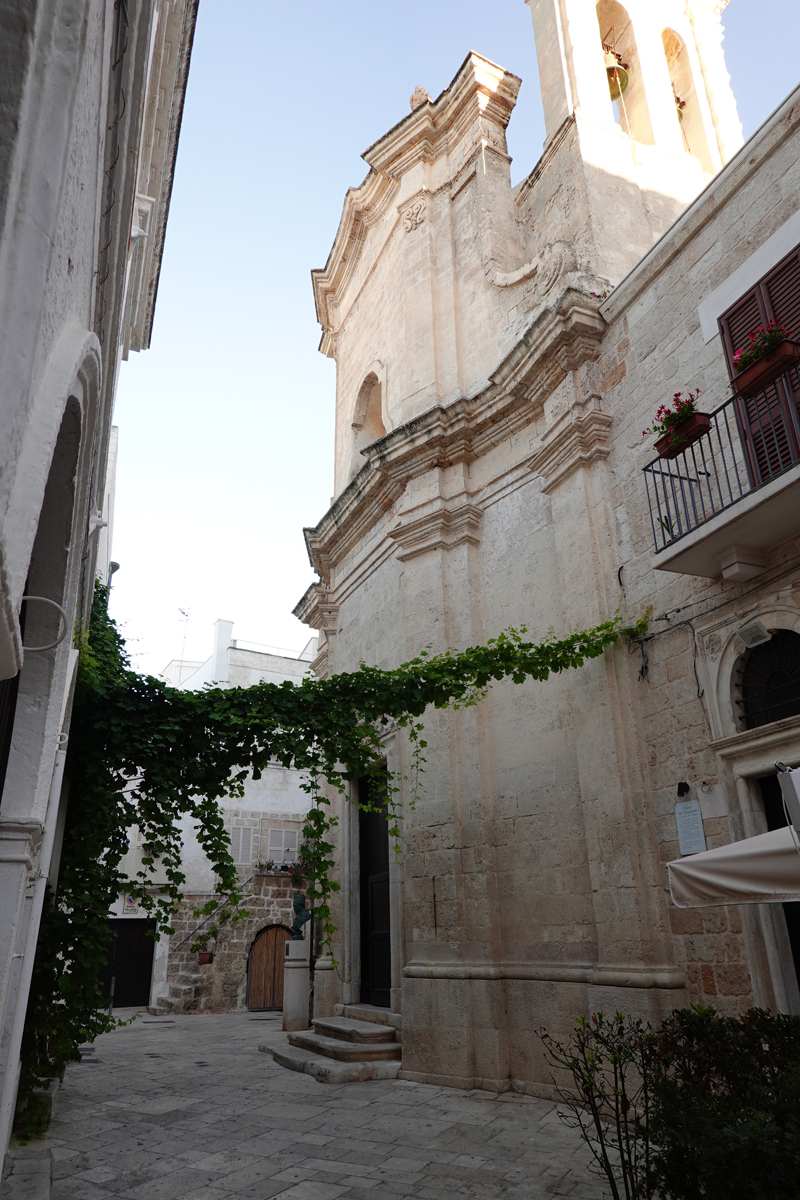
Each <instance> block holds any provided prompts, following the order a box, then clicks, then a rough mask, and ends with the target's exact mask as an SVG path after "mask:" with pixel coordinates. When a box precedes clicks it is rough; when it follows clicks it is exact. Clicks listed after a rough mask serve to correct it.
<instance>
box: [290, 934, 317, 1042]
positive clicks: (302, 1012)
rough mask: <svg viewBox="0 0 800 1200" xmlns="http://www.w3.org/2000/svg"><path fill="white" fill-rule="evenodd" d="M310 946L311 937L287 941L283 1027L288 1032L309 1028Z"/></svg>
mask: <svg viewBox="0 0 800 1200" xmlns="http://www.w3.org/2000/svg"><path fill="white" fill-rule="evenodd" d="M310 948H311V941H310V939H305V940H303V941H294V940H292V941H289V942H287V943H286V960H285V962H284V965H283V1029H284V1031H285V1032H287V1033H297V1032H298V1031H299V1030H301V1029H308V994H309V989H310V987H311V975H310V968H309V961H308V956H309V950H310Z"/></svg>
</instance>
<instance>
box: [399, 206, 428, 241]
mask: <svg viewBox="0 0 800 1200" xmlns="http://www.w3.org/2000/svg"><path fill="white" fill-rule="evenodd" d="M425 207H426V206H425V201H424V200H415V201H414V203H413V204H410V205H409V207H408V208H407V209H406V211H405V212H404V213H403V222H404V224H405V227H406V233H411V231H412V230H414V229H418V228H419V227H420V225H421V224H422V223H423V221H424V220H425Z"/></svg>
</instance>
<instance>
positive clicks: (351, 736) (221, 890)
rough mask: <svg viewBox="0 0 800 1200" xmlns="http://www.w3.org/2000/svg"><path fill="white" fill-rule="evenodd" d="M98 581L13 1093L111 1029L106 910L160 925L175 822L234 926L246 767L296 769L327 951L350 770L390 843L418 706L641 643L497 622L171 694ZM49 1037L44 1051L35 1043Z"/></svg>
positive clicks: (170, 896)
mask: <svg viewBox="0 0 800 1200" xmlns="http://www.w3.org/2000/svg"><path fill="white" fill-rule="evenodd" d="M108 595H109V588H108V587H107V586H102V585H100V584H98V585H97V586H96V589H95V597H94V604H93V607H92V616H91V623H90V628H89V630H88V635H87V634H85V633H81V634H80V635H79V637H78V645H79V648H80V660H79V670H78V680H77V686H76V693H75V702H74V708H73V717H72V725H71V731H70V742H69V750H68V758H67V765H66V776H67V778H68V779H69V784H70V800H69V807H68V813H67V824H66V830H65V836H64V846H63V852H62V859H61V871H60V876H59V881H58V888H57V891H56V894H55V896H53V897H51V898H50V902H49V904H48V905H47V907H46V909H45V913H44V915H43V919H42V926H41V931H40V937H39V944H38V947H37V958H36V963H35V966H34V978H33V982H32V990H31V998H30V1002H29V1008H28V1019H27V1023H26V1032H25V1038H24V1044H23V1075H22V1085H21V1092H20V1096H21V1098H22V1099H23V1100H24V1097H25V1095H26V1094H30V1093H31V1091H32V1089H33V1088H34V1086H35V1085H36V1082H37V1081H38V1080H41V1079H43V1078H48V1077H51V1076H52V1075H53V1074H55V1073H57V1071H59V1070H60V1069H61V1068H62V1067H63V1065H64V1064H65V1063H66V1062H67V1061H69V1060H70V1059H71V1058H73V1059H74V1058H75V1057H76V1056H77V1053H78V1052H77V1047H78V1045H79V1044H80V1043H81V1042H83V1041H86V1040H93V1038H94V1037H96V1036H97V1034H98V1033H100V1032H103V1031H104V1030H106V1029H109V1028H113V1027H114V1025H115V1024H116V1023H117V1022H116V1021H115V1020H114V1018H112V1017H111V1016H109V1014H108V1012H107V1011H104V1010H103V1007H102V1004H101V996H100V989H99V984H98V976H99V972H100V970H101V968H102V966H103V964H104V962H105V958H106V953H107V939H108V924H107V917H108V911H109V907H110V906H111V904H112V903H113V902H114V900H115V899H116V898H117V896H119V895H120V894H121V893H123V892H129V893H134V894H135V895H137V896H138V897H139V900H140V903H141V904H142V906H143V907H144V908H145V909H147V910H149V911H150V912H151V913H152V914H153V916H155V917H156V919H157V922H158V926H159V930H160V932H161V933H171V932H172V927H171V920H172V917H173V916H174V914H175V912H176V911H177V909H178V907H179V905H180V903H181V897H182V889H183V885H184V883H185V881H186V880H185V875H184V873H183V870H182V862H181V851H182V843H181V828H182V825H181V822H182V820H184V819H186V818H188V819H189V820H190V821H191V822H192V823H193V824H194V826H195V829H196V834H197V839H198V842H199V844H200V846H201V848H202V849H203V850H204V851H205V853H206V855H207V856H208V858H209V860H210V862H211V864H212V865H213V869H214V871H215V873H216V877H217V894H216V896H215V897H214V898H213V899H211V900H210V901H209V902H208V903H207V904H206V905H204V906H203V907H202V908H201V909H198V910H197V911H196V914H195V915H196V916H198V917H200V916H203V917H205V918H207V920H206V921H204V922H203V926H204V927H205V926H208V920H211V919H213V924H211V925H210V927H207V928H205V934H204V933H202V932H200V931H195V932H200V937H199V938H198V939H197V940H196V941H195V942H194V943H193V945H194V946H197V945H199V944H200V943H203V944H204V941H205V940H207V939H208V937H209V936H213V934H214V933H216V931H217V930H218V928H219V925H220V923H221V921H223V920H231V921H235V920H240V919H241V918H242V917H243V916H244V915H245V914H246V909H245V904H246V899H247V897H246V895H245V894H244V889H243V886H242V884H241V882H240V879H239V875H238V873H237V869H236V865H235V864H234V862H233V858H232V857H231V853H230V839H229V837H228V834H227V832H226V830H225V826H224V821H223V816H222V810H221V807H220V804H219V801H220V800H221V799H222V798H223V797H225V796H232V797H235V796H241V795H242V794H243V789H244V783H245V780H246V779H247V778H248V776H249V775H250V774H251V773H252V776H253V777H254V778H256V779H257V778H258V777H259V775H260V774H261V772H263V771H264V770H266V769H267V767H268V766H269V764H270V763H275V762H277V763H280V764H281V765H282V766H284V767H291V768H294V769H296V770H297V771H299V772H300V773H301V775H302V777H303V783H302V786H303V787H304V789H305V790H306V792H307V793H308V795H309V798H310V801H311V803H310V806H309V810H308V814H307V816H306V818H305V823H304V827H303V833H302V840H303V845H302V850H301V857H302V859H303V870H304V873H305V876H306V878H307V880H308V887H307V891H308V895H309V898H310V900H311V903H312V905H313V907H314V915H315V918H316V919H317V921H319V922H321V925H322V929H323V938H322V940H323V944H325V945H327V946H328V947H330V946H331V938H332V935H333V933H334V932H335V927H334V925H333V922H332V918H331V908H330V901H331V898H332V896H333V894H334V893H335V892H336V891H338V889H339V883H338V881H337V880H336V878H335V875H336V861H335V847H334V842H333V830H334V828H335V825H336V816H335V813H334V811H333V809H332V800H333V798H334V797H335V796H336V795H337V794H338V795H346V794H347V790H348V788H349V785H350V784H351V782H352V781H355V780H359V779H362V778H364V777H365V776H366V777H368V778H369V779H370V781H371V784H372V785H373V786H370V788H369V789H368V795H369V797H370V799H368V800H366V799H364V798H363V797H362V799H361V800H360V801H359V799H358V798H356V802H357V803H359V802H360V803H361V804H362V806H363V807H367V808H378V809H380V810H381V811H383V812H385V814H386V816H387V819H388V822H389V832H390V836H391V837H392V839H393V841H394V844H395V850H396V852H397V853H398V854H399V852H400V846H401V820H402V806H401V803H400V799H399V797H400V786H401V784H402V783H406V784H407V788H406V791H407V793H408V798H407V801H406V804H407V806H408V807H413V805H414V802H415V798H416V796H417V794H418V792H419V789H420V776H421V773H422V771H423V770H424V765H425V757H424V751H425V748H426V741H425V738H424V736H423V735H424V726H423V715H424V713H425V711H426V709H428V708H429V707H433V708H438V709H444V708H447V707H448V706H452V707H454V708H461V707H466V706H472V705H475V704H478V703H479V702H480V701H481V700H482V699H483V697H484V696H485V695H486V693H487V691H488V689H489V688H490V687H491V685H492V683H494V682H496V681H498V680H502V679H511V680H513V682H514V683H523V682H524V681H525V680H527V679H535V680H542V681H543V680H546V679H547V678H548V676H549V675H551V674H552V673H555V672H560V671H565V670H571V669H574V668H577V667H580V666H581V665H582V664H583V663H584V662H586V661H587V660H588V659H591V658H597V657H598V656H599V655H601V654H602V653H603V652H604V650H606V649H607V648H608V647H609V646H612V645H613V644H614V643H615V642H617V641H618V640H619V638H620V637H621V636H622V635H623V634H624V635H627V636H628V637H630V638H635V637H641V636H642V634H643V633H644V632H645V629H646V624H647V615H645V617H643V618H642V619H641V621H640V622H639V623H638V624H637V625H635V626H632V627H629V628H624V627H623V626H622V624H621V620H620V619H619V617H618V616H617V617H615V618H614V619H613V620H610V621H605V622H602V623H600V624H599V625H597V626H595V627H594V628H592V629H588V630H581V631H578V632H575V633H572V634H570V635H569V636H568V637H565V638H560V639H559V638H556V637H555V635H554V634H553V633H552V632H551V633H550V634H548V636H547V637H546V638H544V640H542V641H539V642H532V641H528V640H526V635H527V630H526V629H525V628H522V629H520V630H514V629H509V630H506V631H505V632H504V633H501V634H500V635H499V636H498V637H496V638H493V639H491V640H490V641H489V642H488V643H487V644H486V645H485V646H473V647H470V648H469V649H467V650H462V651H458V652H456V651H447V652H445V653H444V654H438V655H433V654H430V653H429V652H428V651H423V652H422V653H421V654H420V655H418V657H416V658H414V659H412V660H411V661H410V662H407V663H404V664H403V665H402V666H400V667H398V668H396V669H395V670H383V669H380V668H378V667H371V666H367V665H366V664H364V663H362V664H361V666H360V668H359V669H358V670H357V671H354V672H351V673H348V674H341V675H334V676H333V677H332V678H330V679H326V680H318V679H315V678H312V677H307V678H306V679H304V680H303V681H302V682H301V683H300V684H292V683H282V684H270V683H260V684H256V685H255V686H253V687H249V688H246V689H241V688H230V689H222V688H208V689H207V690H205V691H202V692H183V691H179V690H176V689H174V688H170V687H168V686H167V685H166V684H165V683H164V682H163V681H161V680H158V679H154V678H152V677H145V676H142V675H139V674H137V673H136V672H134V671H132V670H131V668H130V662H129V660H128V657H127V654H126V651H125V644H124V641H123V639H122V637H121V636H120V634H119V631H118V630H117V628H116V626H115V624H114V622H113V621H112V620H111V618H110V617H109V616H108ZM393 723H394V724H395V725H396V726H398V727H399V728H401V729H403V730H404V731H405V733H406V736H407V739H408V743H409V746H410V750H411V770H410V777H409V776H403V777H400V778H397V777H395V776H393V775H392V774H391V773H390V772H388V771H387V769H386V763H385V755H384V747H383V740H382V739H383V737H384V736H385V734H386V733H387V731H388V730H389V729H390V728H391V726H392V724H393ZM132 828H136V829H137V830H138V836H139V837H140V839H141V844H142V849H143V854H142V857H141V867H140V869H139V870H138V874H137V875H136V877H135V878H134V879H130V878H128V877H127V875H126V873H125V871H124V869H123V866H124V858H125V855H126V852H127V850H128V834H129V831H130V830H131V829H132ZM43 1047H46V1050H43Z"/></svg>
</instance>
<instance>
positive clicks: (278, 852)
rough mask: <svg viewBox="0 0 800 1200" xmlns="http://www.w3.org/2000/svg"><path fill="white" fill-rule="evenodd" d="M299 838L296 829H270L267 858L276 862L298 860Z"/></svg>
mask: <svg viewBox="0 0 800 1200" xmlns="http://www.w3.org/2000/svg"><path fill="white" fill-rule="evenodd" d="M299 839H300V834H299V833H298V831H297V830H296V829H270V831H269V839H268V851H267V858H268V859H269V860H270V862H274V863H293V862H297V846H298V841H299Z"/></svg>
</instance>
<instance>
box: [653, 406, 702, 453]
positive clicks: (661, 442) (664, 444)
mask: <svg viewBox="0 0 800 1200" xmlns="http://www.w3.org/2000/svg"><path fill="white" fill-rule="evenodd" d="M710 428H711V417H710V416H709V414H708V413H701V412H695V413H692V415H691V416H690V417H689V418H688V420H686V421H684V422H683V424H682V425H679V426H678V428H677V429H671V430H670V431H669V433H665V434H664V436H663V437H660V438H659V439H658V441H657V442H656V450H657V451H658V456H659V458H677V457H678V455H679V454H681V453H682V452H683V451H684V450H685V449H686V447H687V446H691V444H692V442H696V441H697V440H698V439H699V438H701V437H702V436H703V434H704V433H708V431H709V429H710Z"/></svg>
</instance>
